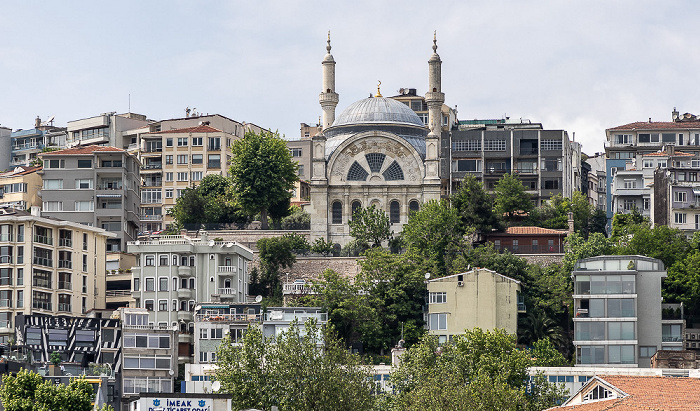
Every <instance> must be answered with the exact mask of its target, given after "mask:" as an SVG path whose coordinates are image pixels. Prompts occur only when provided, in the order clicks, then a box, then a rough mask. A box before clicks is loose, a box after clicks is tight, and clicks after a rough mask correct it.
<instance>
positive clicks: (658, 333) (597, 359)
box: [572, 255, 684, 368]
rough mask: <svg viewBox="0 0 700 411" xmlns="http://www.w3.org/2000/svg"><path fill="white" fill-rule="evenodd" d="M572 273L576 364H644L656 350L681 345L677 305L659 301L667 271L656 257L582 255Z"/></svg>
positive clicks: (681, 321)
mask: <svg viewBox="0 0 700 411" xmlns="http://www.w3.org/2000/svg"><path fill="white" fill-rule="evenodd" d="M572 276H573V279H574V295H573V298H574V312H575V317H574V345H575V346H576V365H583V366H592V365H603V366H615V367H643V368H644V367H646V368H648V367H650V358H651V357H652V356H653V355H654V353H655V352H656V351H657V350H676V349H677V350H680V349H682V348H683V338H682V336H683V328H684V320H683V319H682V318H681V317H682V316H677V315H675V313H676V310H675V309H676V308H680V306H679V305H672V304H663V305H662V304H661V281H662V279H663V278H665V277H666V276H667V274H666V270H665V269H664V265H663V262H661V261H660V260H657V259H654V258H649V257H644V256H636V255H631V256H599V257H591V258H584V259H581V260H579V261H578V262H577V263H576V265H575V268H574V272H573V273H572ZM676 306H678V307H676ZM669 313H670V314H669Z"/></svg>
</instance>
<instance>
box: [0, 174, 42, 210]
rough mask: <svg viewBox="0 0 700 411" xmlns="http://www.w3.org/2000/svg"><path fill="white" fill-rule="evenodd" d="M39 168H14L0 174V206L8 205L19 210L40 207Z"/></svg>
mask: <svg viewBox="0 0 700 411" xmlns="http://www.w3.org/2000/svg"><path fill="white" fill-rule="evenodd" d="M40 170H41V167H27V166H19V167H15V168H14V169H13V170H12V171H8V172H6V173H2V174H0V206H2V205H9V206H12V207H14V208H18V209H20V210H28V209H30V208H32V207H33V206H39V207H41V198H40V197H39V190H41V176H40V175H39V173H38V171H40Z"/></svg>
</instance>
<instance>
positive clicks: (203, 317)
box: [195, 314, 262, 323]
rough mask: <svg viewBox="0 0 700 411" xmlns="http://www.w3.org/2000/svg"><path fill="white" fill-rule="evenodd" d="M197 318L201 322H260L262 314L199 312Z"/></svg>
mask: <svg viewBox="0 0 700 411" xmlns="http://www.w3.org/2000/svg"><path fill="white" fill-rule="evenodd" d="M195 320H196V321H200V322H202V321H206V322H226V323H249V322H260V321H261V320H262V314H197V315H196V316H195Z"/></svg>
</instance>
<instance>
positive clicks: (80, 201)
mask: <svg viewBox="0 0 700 411" xmlns="http://www.w3.org/2000/svg"><path fill="white" fill-rule="evenodd" d="M40 157H41V159H42V160H43V162H44V168H43V170H41V171H40V174H41V176H42V179H43V188H42V190H41V199H42V215H45V216H49V217H55V218H59V219H62V220H68V221H75V222H77V223H81V224H85V225H89V226H94V227H101V228H103V229H105V230H107V231H110V232H113V233H115V234H116V235H117V237H116V238H114V239H111V238H110V239H109V240H108V242H107V251H123V250H125V248H126V243H127V242H128V241H133V240H136V238H137V235H138V232H139V226H140V220H139V208H140V203H141V201H140V197H139V186H140V174H139V166H140V163H139V161H138V159H137V158H136V157H134V156H132V155H130V154H129V153H127V151H126V150H123V149H120V148H116V147H104V146H84V147H76V148H70V149H65V150H60V151H52V152H48V153H42V154H41V155H40Z"/></svg>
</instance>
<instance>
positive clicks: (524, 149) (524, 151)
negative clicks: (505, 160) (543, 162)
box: [520, 147, 537, 156]
mask: <svg viewBox="0 0 700 411" xmlns="http://www.w3.org/2000/svg"><path fill="white" fill-rule="evenodd" d="M533 154H537V148H536V147H535V148H530V147H520V155H523V156H529V155H533Z"/></svg>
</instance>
